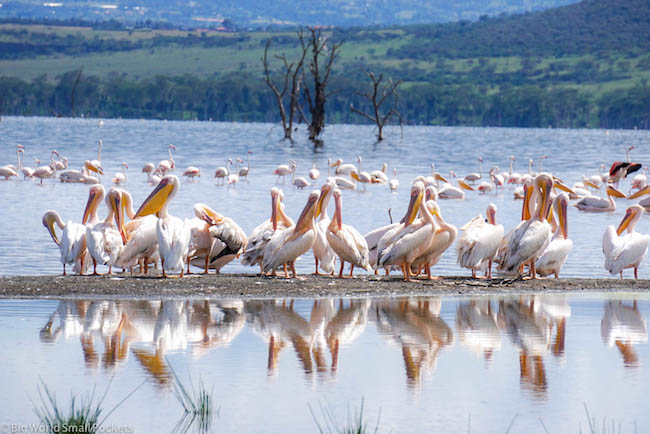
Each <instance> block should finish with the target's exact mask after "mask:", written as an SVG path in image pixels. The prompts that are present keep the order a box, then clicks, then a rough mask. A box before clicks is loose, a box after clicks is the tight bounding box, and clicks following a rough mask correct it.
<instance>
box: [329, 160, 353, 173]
mask: <svg viewBox="0 0 650 434" xmlns="http://www.w3.org/2000/svg"><path fill="white" fill-rule="evenodd" d="M331 167H336V170H335V171H334V173H335V174H337V175H349V174H350V172H351V171H353V170H356V169H357V166H355V165H354V164H343V160H342V159H340V158H339V159H338V160H336V162H335V163H334V164H332V165H331Z"/></svg>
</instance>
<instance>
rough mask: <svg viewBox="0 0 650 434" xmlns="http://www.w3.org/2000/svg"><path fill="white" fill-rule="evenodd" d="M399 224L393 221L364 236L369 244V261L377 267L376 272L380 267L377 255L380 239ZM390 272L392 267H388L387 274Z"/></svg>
mask: <svg viewBox="0 0 650 434" xmlns="http://www.w3.org/2000/svg"><path fill="white" fill-rule="evenodd" d="M399 225H400V223H391V224H389V225H386V226H382V227H379V228H377V229H373V230H372V231H370V232H368V233H367V234H365V235H364V236H363V238H364V239H365V240H366V244H368V262H369V264H370V266H371V267H372V268H374V269H375V274H377V271H376V270H377V268H378V267H377V256H378V255H379V241H381V239H382V238H383V236H384V235H385V234H386V233H387V232H389V231H392V230H394V229H395V228H396V227H398V226H399ZM389 272H390V267H387V268H386V275H388V274H390V273H389Z"/></svg>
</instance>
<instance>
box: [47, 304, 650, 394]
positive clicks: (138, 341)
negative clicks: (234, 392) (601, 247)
mask: <svg viewBox="0 0 650 434" xmlns="http://www.w3.org/2000/svg"><path fill="white" fill-rule="evenodd" d="M445 303H447V302H445ZM453 303H454V304H452V302H451V301H449V304H448V305H447V304H445V308H446V309H445V310H443V298H442V297H433V298H422V297H412V298H401V299H368V298H366V299H316V300H291V299H278V300H252V301H243V300H178V299H177V300H162V301H128V300H120V301H109V300H93V301H84V300H61V301H59V303H58V306H57V308H56V310H55V311H54V312H53V313H52V314H51V315H50V316H49V318H48V320H47V322H46V323H45V325H44V326H43V327H42V328H41V329H40V333H39V338H40V340H41V342H43V343H45V344H47V345H57V344H59V343H61V341H63V342H69V341H74V340H75V339H78V340H79V347H80V349H81V354H82V358H83V364H84V365H85V367H86V368H89V369H102V370H108V371H112V370H114V369H115V367H116V366H118V365H120V364H123V363H126V362H127V360H128V358H129V356H130V355H131V357H132V359H133V360H135V362H136V363H137V364H138V365H139V366H140V367H141V369H142V370H143V372H144V375H145V376H146V377H148V378H150V379H152V380H153V382H154V384H157V385H158V386H160V387H163V388H165V387H169V386H170V384H171V380H172V375H171V371H170V369H169V367H168V365H167V362H166V359H165V356H166V354H169V353H170V352H181V353H186V354H189V355H190V356H191V357H192V358H200V357H203V356H204V355H206V354H207V353H209V352H211V351H212V350H214V349H215V348H218V347H223V346H227V345H228V344H229V343H230V342H232V341H233V340H234V339H236V338H237V336H239V335H240V333H241V332H242V331H243V330H244V329H245V328H248V329H249V330H250V331H251V332H252V333H253V334H254V335H257V336H259V337H260V338H261V340H262V342H263V345H264V347H266V349H265V350H264V349H263V348H264V347H260V349H261V350H262V352H263V353H264V354H266V356H265V360H264V362H261V363H260V365H261V366H264V365H265V366H266V372H267V374H268V375H269V376H275V375H277V373H278V370H279V367H280V365H281V363H280V354H281V353H282V352H283V350H285V349H287V351H284V353H286V354H293V356H292V357H295V359H294V360H296V361H297V362H298V364H297V366H298V367H299V372H301V374H302V375H303V376H304V378H305V380H307V381H308V382H311V381H314V380H317V381H331V380H335V379H336V377H337V375H338V372H339V367H340V366H341V365H345V364H346V360H342V359H341V356H340V355H341V351H342V349H343V348H346V347H352V346H354V345H355V344H356V341H357V340H358V338H359V337H360V336H361V335H363V334H364V332H365V331H366V330H367V328H368V324H373V327H372V328H373V329H374V331H375V332H376V334H377V335H378V338H376V339H379V342H381V341H382V340H383V341H384V342H387V343H389V344H390V345H388V346H387V347H386V349H387V351H389V352H390V351H394V350H391V349H390V348H394V347H395V346H396V347H397V348H398V349H399V350H398V351H399V352H400V353H401V357H400V358H401V360H402V363H403V365H404V370H405V373H406V381H405V382H406V385H407V387H408V388H409V389H411V390H420V389H421V388H422V387H423V379H424V378H426V377H427V376H428V375H430V374H431V373H433V372H434V371H435V369H436V365H437V361H438V358H439V357H440V354H441V353H443V350H446V349H449V348H451V347H452V346H453V344H454V340H455V337H457V339H458V341H459V342H460V343H461V345H462V347H464V348H467V349H469V350H470V351H471V352H473V353H475V354H477V355H478V360H483V361H484V362H486V363H487V365H488V366H492V364H493V363H494V355H495V353H496V352H500V351H503V350H504V348H505V347H507V348H508V350H509V351H508V352H507V353H506V354H505V356H506V357H511V355H510V354H513V352H512V351H513V350H514V351H515V353H514V354H513V355H515V357H517V358H518V362H519V378H520V387H521V389H522V390H523V391H525V392H526V393H527V395H528V396H530V397H531V398H533V399H534V400H545V399H546V397H547V394H548V391H549V379H548V375H547V370H546V367H545V361H546V360H547V359H548V358H549V357H551V358H554V359H556V360H558V361H560V362H562V363H564V362H566V361H565V357H566V355H565V354H566V333H567V322H568V319H569V318H570V317H571V306H570V305H569V303H568V301H567V297H566V296H564V295H529V296H519V297H493V298H487V297H474V298H470V299H461V300H455V301H453ZM454 312H455V317H454ZM448 323H453V325H454V326H455V330H452V327H451V326H450V325H449V324H448ZM504 334H505V335H506V336H508V337H509V339H506V340H503V336H502V335H504ZM601 336H602V339H603V341H604V342H605V344H607V345H608V346H610V347H613V346H616V348H617V349H618V350H619V351H620V354H621V356H622V358H623V364H624V366H626V367H636V366H639V365H640V361H639V356H638V354H637V352H636V351H635V349H634V346H635V345H638V344H640V343H646V342H647V341H648V333H647V329H646V322H645V318H644V316H643V314H642V313H641V312H640V310H639V307H638V305H637V302H636V301H634V302H632V304H631V305H630V304H629V303H628V304H624V303H623V302H622V301H620V300H614V301H608V302H606V303H605V305H604V311H603V316H602V322H601ZM251 342H252V343H248V344H247V348H248V349H252V348H253V347H254V346H255V345H256V344H255V340H253V341H251ZM257 342H259V341H257ZM507 342H509V343H507ZM290 358H291V357H289V358H288V359H290ZM288 359H287V360H288ZM510 360H512V359H510ZM347 362H348V363H350V364H352V365H354V364H355V363H358V361H355V360H351V361H347ZM283 366H287V365H283Z"/></svg>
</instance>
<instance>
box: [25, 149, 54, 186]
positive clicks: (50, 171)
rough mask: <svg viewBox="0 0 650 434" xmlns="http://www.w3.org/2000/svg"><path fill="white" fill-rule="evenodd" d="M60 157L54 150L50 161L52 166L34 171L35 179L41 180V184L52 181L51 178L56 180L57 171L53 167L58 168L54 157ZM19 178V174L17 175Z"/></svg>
mask: <svg viewBox="0 0 650 434" xmlns="http://www.w3.org/2000/svg"><path fill="white" fill-rule="evenodd" d="M55 155H56V156H58V155H59V153H58V152H57V151H56V150H54V151H52V152H51V153H50V160H51V161H52V164H51V165H50V166H40V167H38V168H36V170H34V177H35V178H38V179H40V180H41V184H42V183H43V180H44V179H50V178H55V177H56V169H55V168H53V167H56V165H55V164H54V156H55ZM16 176H17V174H16Z"/></svg>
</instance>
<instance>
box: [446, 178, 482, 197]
mask: <svg viewBox="0 0 650 434" xmlns="http://www.w3.org/2000/svg"><path fill="white" fill-rule="evenodd" d="M457 182H458V185H459V187H460V188H459V187H455V186H453V185H451V184H450V183H446V184H443V186H442V187H440V189H439V190H438V197H439V198H440V199H461V200H463V199H465V192H464V191H463V190H469V191H474V189H473V188H472V187H471V186H470V185H469V184H467V182H465V180H463V179H459V180H458V181H457Z"/></svg>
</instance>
